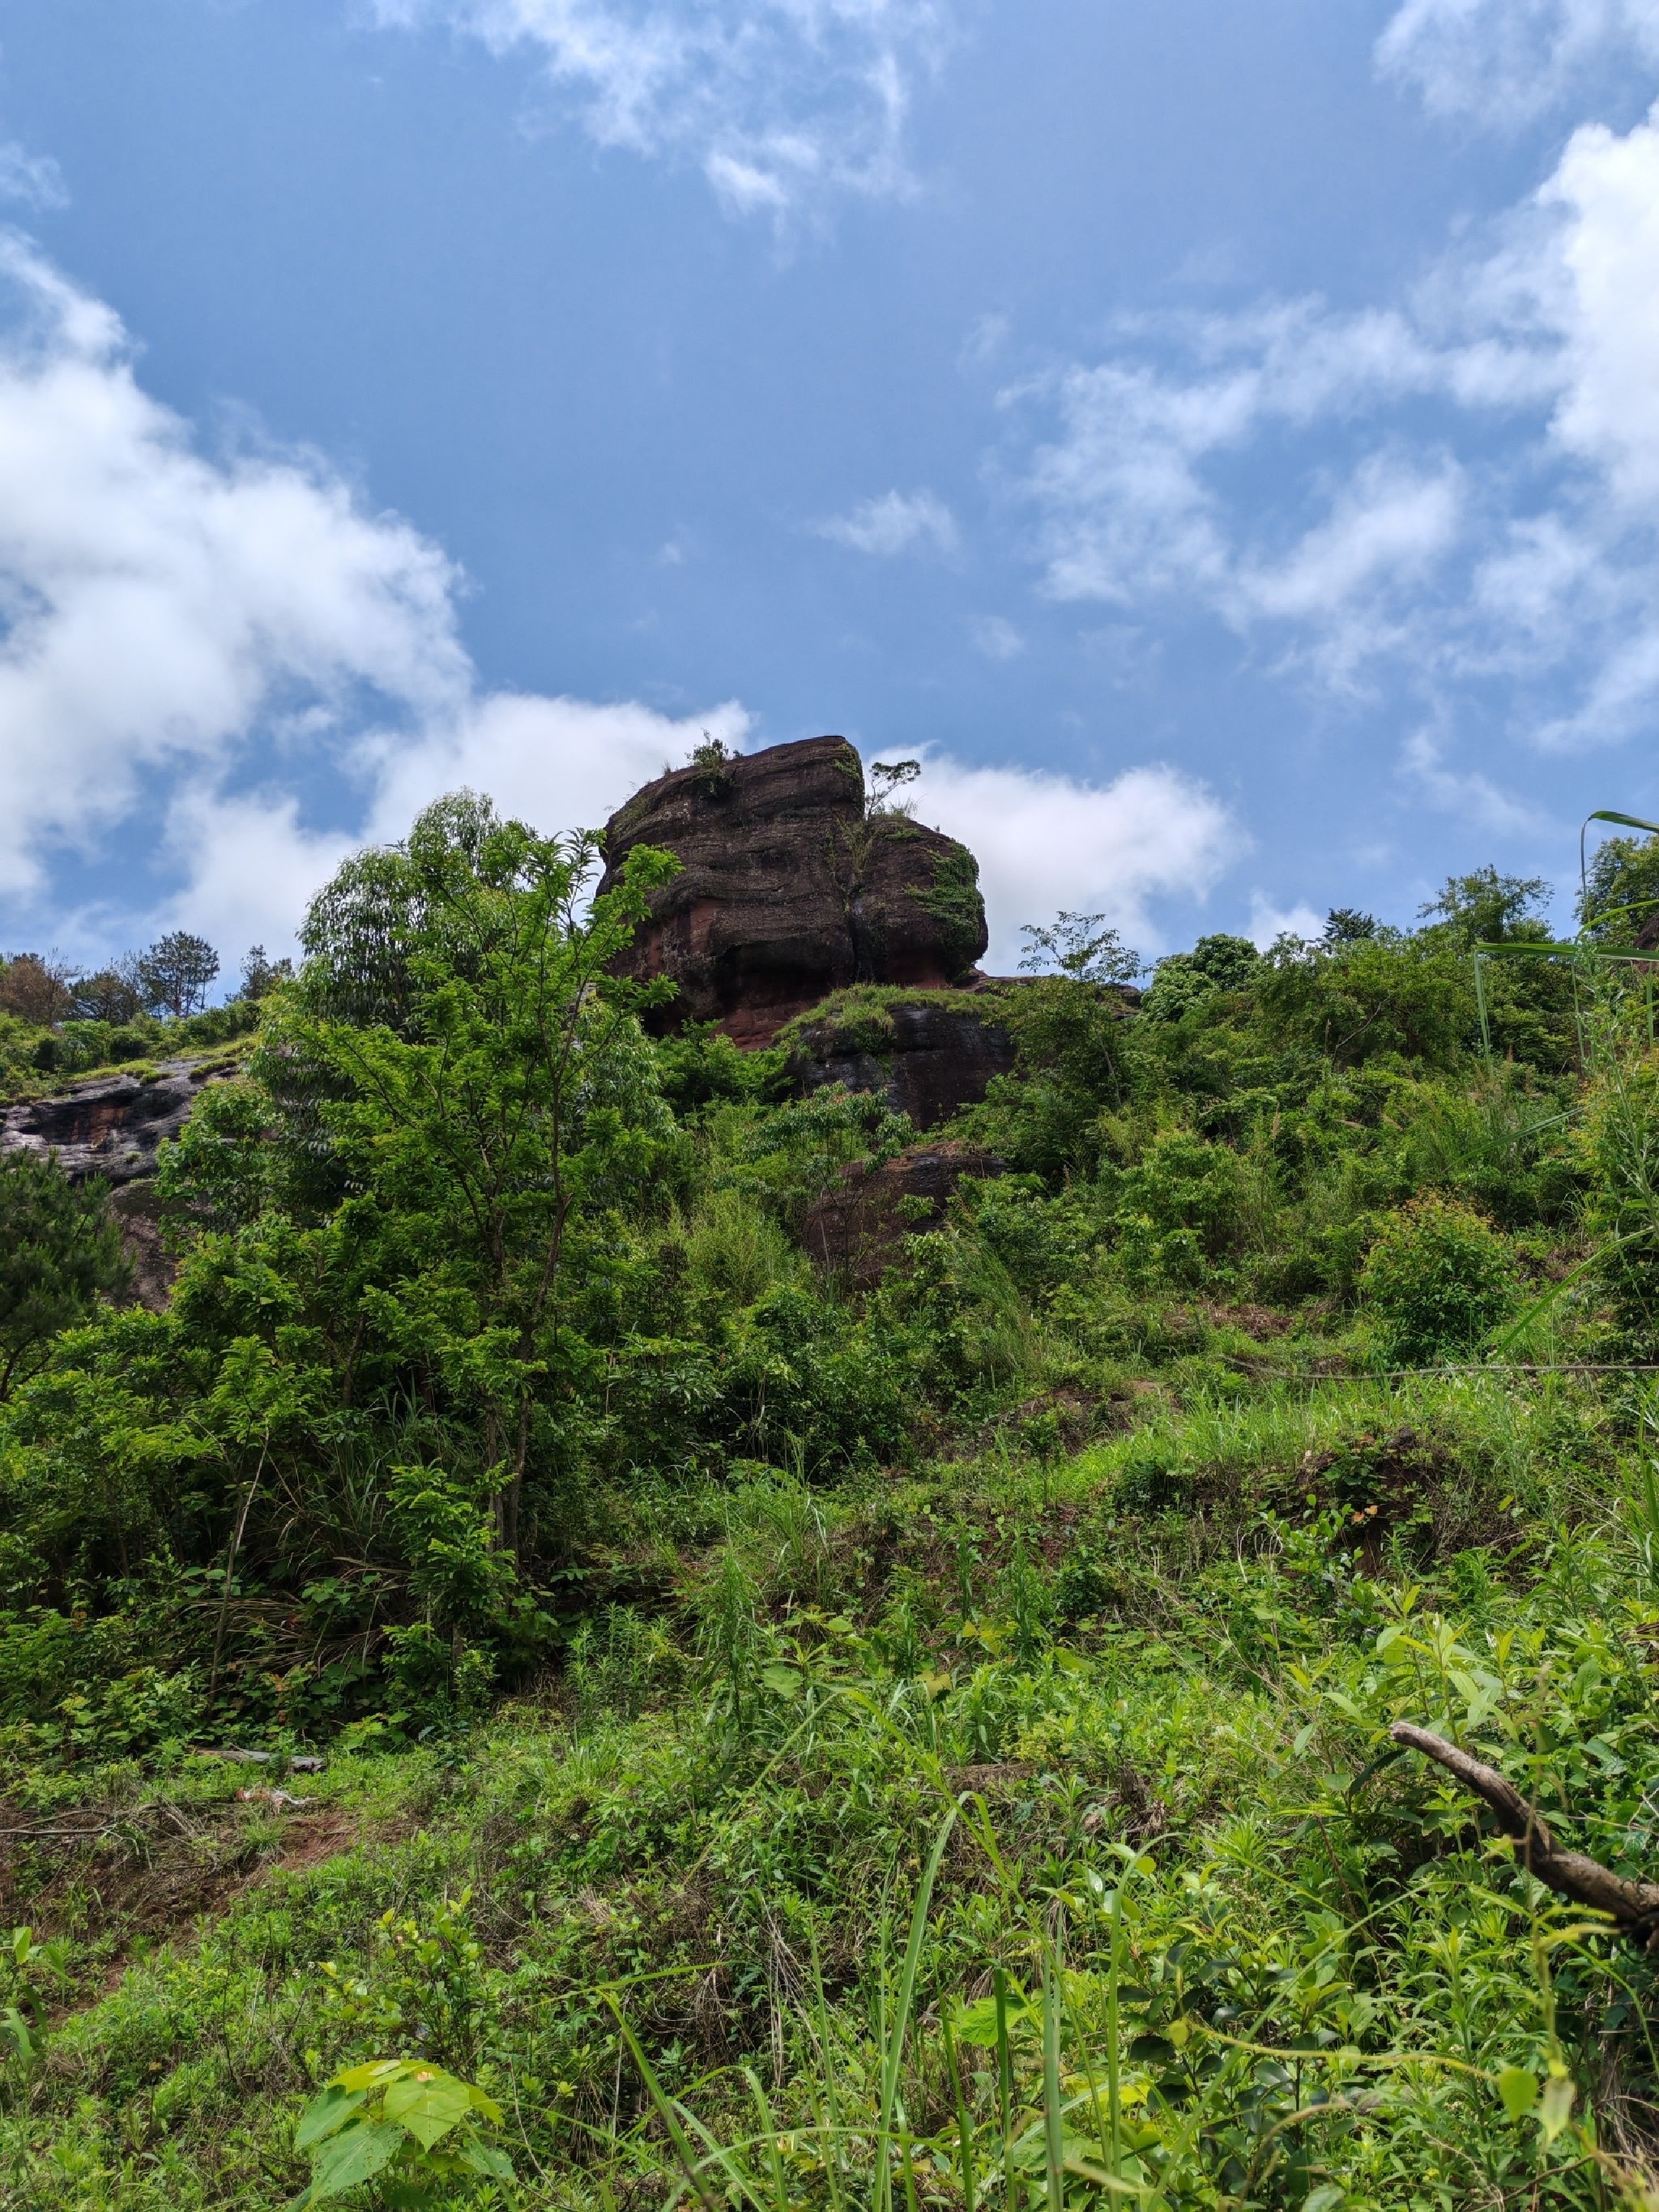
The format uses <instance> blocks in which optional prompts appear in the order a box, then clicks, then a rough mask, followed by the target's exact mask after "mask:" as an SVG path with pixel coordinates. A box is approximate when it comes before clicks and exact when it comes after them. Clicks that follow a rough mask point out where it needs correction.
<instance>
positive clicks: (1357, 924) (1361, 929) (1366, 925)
mask: <svg viewBox="0 0 1659 2212" xmlns="http://www.w3.org/2000/svg"><path fill="white" fill-rule="evenodd" d="M1376 933H1377V920H1376V915H1374V914H1362V913H1361V911H1360V910H1359V908H1358V907H1356V906H1334V907H1333V908H1331V910H1330V912H1329V913H1328V915H1326V916H1325V929H1324V933H1323V935H1322V937H1321V938H1320V940H1319V946H1320V950H1321V951H1322V952H1334V951H1335V950H1336V948H1337V947H1338V945H1358V944H1359V943H1361V942H1362V941H1363V940H1364V939H1366V938H1370V937H1375V936H1376Z"/></svg>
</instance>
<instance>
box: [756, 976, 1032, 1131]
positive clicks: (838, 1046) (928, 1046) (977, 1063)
mask: <svg viewBox="0 0 1659 2212" xmlns="http://www.w3.org/2000/svg"><path fill="white" fill-rule="evenodd" d="M789 1042H790V1046H791V1050H790V1054H789V1076H790V1080H791V1083H792V1085H793V1088H794V1091H795V1092H796V1095H797V1096H798V1097H808V1096H809V1095H810V1094H811V1092H812V1091H823V1090H826V1089H828V1088H829V1085H832V1084H836V1083H840V1084H844V1085H846V1086H847V1088H848V1090H849V1091H877V1092H878V1093H879V1094H880V1095H881V1097H884V1099H885V1100H886V1102H887V1103H888V1105H889V1106H890V1107H891V1108H892V1109H893V1111H894V1112H895V1113H896V1114H908V1115H909V1117H910V1119H911V1121H913V1122H914V1123H915V1126H916V1127H917V1128H918V1129H936V1128H937V1127H939V1124H940V1122H942V1121H949V1120H950V1119H951V1115H953V1114H958V1113H960V1112H961V1110H962V1109H963V1107H964V1106H975V1105H977V1104H978V1103H979V1101H980V1100H981V1098H983V1097H984V1096H985V1093H986V1091H987V1089H988V1088H989V1086H990V1084H991V1081H992V1079H993V1078H994V1077H995V1076H999V1075H1006V1074H1008V1073H1010V1071H1011V1070H1012V1067H1013V1065H1014V1042H1013V1039H1012V1037H1011V1036H1010V1035H1009V1034H1008V1031H1007V1030H1006V1029H1005V1028H1004V1027H1003V1026H1002V1024H1001V1023H1000V1022H999V1021H997V1020H996V1019H995V1018H994V1014H993V1013H992V1012H991V1011H990V1010H989V1009H988V1008H987V1007H985V1006H982V1005H976V1004H975V1001H974V1000H973V999H971V998H969V997H968V996H967V995H966V994H963V996H962V1000H961V1003H959V1004H956V1005H952V1004H951V1003H950V1002H949V1001H944V1002H941V1000H939V998H938V997H929V998H918V999H915V1000H909V1001H906V1000H902V999H901V1000H893V1001H891V1002H890V1003H889V1004H887V1005H885V1006H872V1007H868V1008H862V1009H860V1010H859V1012H858V1013H857V1014H856V1015H855V1016H854V1018H852V1019H850V1020H849V1019H848V1018H846V1017H844V1016H842V1015H840V1014H838V1013H837V1012H836V1011H835V1010H834V1009H830V1010H829V1011H827V1012H825V1014H824V1016H823V1018H822V1019H821V1020H819V1019H811V1018H809V1019H807V1020H805V1021H802V1022H799V1023H797V1024H795V1025H794V1027H793V1029H792V1030H791V1031H790V1036H789Z"/></svg>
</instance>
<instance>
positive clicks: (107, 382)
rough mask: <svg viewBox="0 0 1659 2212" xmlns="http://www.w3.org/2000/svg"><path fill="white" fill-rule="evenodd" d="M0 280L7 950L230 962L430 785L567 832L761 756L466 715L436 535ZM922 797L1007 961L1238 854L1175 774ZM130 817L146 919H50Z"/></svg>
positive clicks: (1220, 817) (931, 769)
mask: <svg viewBox="0 0 1659 2212" xmlns="http://www.w3.org/2000/svg"><path fill="white" fill-rule="evenodd" d="M0 279H3V283H4V284H5V287H6V289H7V292H8V294H9V307H10V309H11V315H10V319H9V322H6V323H4V324H3V325H0V331H3V335H0V729H3V731H4V732H5V733H6V735H5V742H4V749H3V752H0V911H6V912H9V915H10V916H11V917H12V920H11V922H10V924H9V926H8V928H7V932H6V934H7V935H8V936H10V937H13V938H14V939H15V940H17V941H21V939H23V938H27V939H30V940H33V941H41V942H45V941H48V940H52V939H55V940H56V941H58V942H59V943H61V944H63V945H64V946H65V948H66V949H67V950H69V951H71V952H76V953H82V954H84V955H85V956H87V957H97V956H99V955H100V954H102V953H105V952H106V951H108V950H109V949H110V948H111V947H112V945H118V944H119V943H122V942H125V941H128V940H129V939H131V938H132V937H134V936H137V935H138V934H140V933H146V932H148V931H149V930H152V929H153V928H155V927H158V926H161V925H165V924H172V923H174V922H182V923H185V924H187V925H188V926H189V927H192V928H197V929H201V930H204V931H205V932H206V933H208V934H209V935H210V937H211V938H212V939H214V940H215V942H216V943H218V944H219V945H222V947H224V948H225V950H226V952H227V955H228V960H229V961H230V962H232V963H234V960H235V959H237V958H238V957H240V951H241V950H242V949H243V948H245V947H246V945H248V944H249V943H251V942H253V941H256V940H258V941H262V942H263V943H264V945H266V946H267V947H268V948H269V949H270V950H271V951H276V950H277V949H279V948H280V947H282V946H283V945H288V944H290V943H291V942H292V938H293V933H294V930H295V926H296V924H297V922H298V920H299V917H300V915H301V913H302V912H303V909H304V906H305V902H306V901H307V897H308V896H310V894H311V893H312V892H313V890H315V889H316V888H317V887H318V885H319V884H321V883H322V882H323V881H324V880H325V878H327V876H328V875H329V874H330V873H331V871H332V870H333V868H334V867H335V866H337V864H338V862H339V860H340V859H341V858H342V856H343V854H345V853H347V852H348V851H349V850H350V849H351V848H353V847H354V846H356V845H357V844H359V843H361V842H363V841H364V840H365V839H387V838H393V837H397V836H401V835H402V834H403V833H404V830H405V829H407V828H408V825H409V822H410V817H412V816H413V815H414V813H415V812H416V811H417V810H418V808H420V807H421V806H422V805H425V804H426V803H427V801H428V800H429V799H432V798H434V797H435V796H436V795H437V794H438V793H441V792H443V791H447V790H453V789H454V788H455V787H457V786H458V785H461V784H470V785H471V786H473V787H476V788H478V789H481V790H483V791H486V792H488V793H489V794H490V796H491V797H492V798H494V799H495V800H496V801H497V803H498V804H499V805H501V806H502V807H504V808H506V809H507V810H509V811H513V812H515V813H518V814H520V815H523V816H525V817H527V818H528V819H529V820H531V821H532V822H535V823H538V824H539V825H540V826H541V827H543V828H544V829H568V828H573V827H576V826H580V825H589V824H594V823H599V822H602V821H603V820H604V819H605V817H606V815H608V814H609V813H610V812H611V811H612V810H613V809H614V808H615V807H616V806H617V805H618V804H620V802H621V801H622V800H623V799H624V798H626V796H627V795H628V793H629V792H630V791H632V790H633V789H635V787H637V786H638V785H639V784H641V783H642V782H644V781H647V780H648V779H649V778H651V777H653V776H655V775H659V774H660V773H661V771H662V770H663V769H665V768H666V767H668V766H671V765H672V764H673V763H677V762H680V761H683V760H684V759H685V757H687V755H688V754H689V752H690V749H691V747H692V746H693V745H694V744H696V742H697V741H698V739H699V738H701V737H702V735H703V733H704V732H707V733H708V734H709V735H711V736H714V737H718V738H720V739H721V740H722V741H723V742H725V743H726V744H730V745H732V746H734V747H741V746H743V745H745V744H750V743H751V742H753V741H754V739H755V735H756V733H755V732H753V731H752V729H751V727H750V719H749V717H748V715H747V714H745V713H744V709H743V708H741V707H740V706H738V704H736V703H735V702H727V703H726V704H725V705H723V706H717V707H714V708H712V709H710V710H708V711H707V712H705V713H702V714H694V715H690V716H687V717H685V718H684V719H676V718H674V717H672V716H669V715H665V714H659V713H656V712H654V711H653V709H651V708H647V707H644V706H641V705H639V704H637V703H634V702H621V703H612V704H594V703H592V702H585V701H582V700H578V699H570V698H545V697H540V696H533V695H527V694H521V693H517V692H506V691H489V690H485V689H484V688H483V686H481V684H479V682H478V679H477V671H476V670H475V669H474V667H473V665H472V663H471V659H469V657H468V655H467V653H466V651H465V647H464V646H463V644H462V642H461V640H460V636H459V629H458V625H457V621H456V615H455V605H454V592H455V586H456V583H457V581H458V579H457V576H456V574H455V572H454V570H453V568H452V567H451V565H450V563H449V562H447V559H446V558H445V556H443V554H442V553H441V550H439V549H438V548H437V547H436V546H435V545H434V544H432V543H431V542H430V541H429V540H428V539H427V538H423V537H422V536H421V535H420V533H419V532H417V531H416V530H415V529H414V528H413V527H412V526H410V524H409V523H408V522H406V521H404V520H401V519H399V518H398V517H397V516H395V515H388V514H384V513H374V512H373V511H372V510H371V509H370V508H368V507H367V506H366V504H365V503H364V501H362V498H361V497H360V496H359V495H357V494H356V493H355V492H354V491H353V490H352V489H350V488H349V486H347V485H346V484H345V483H343V482H342V480H341V479H340V478H339V477H338V476H337V474H335V473H334V472H333V471H331V470H330V469H329V467H328V466H327V465H326V464H325V462H324V461H323V460H322V459H320V458H319V457H318V456H317V455H315V454H306V453H272V452H269V451H235V452H230V453H223V454H221V455H218V456H210V455H207V454H205V453H203V452H202V451H200V450H199V448H198V447H197V444H196V443H195V441H193V439H192V437H191V431H190V426H189V425H188V424H187V423H185V422H183V421H181V420H180V419H179V416H176V415H173V414H172V413H171V412H169V411H168V410H167V409H166V408H165V407H162V406H161V405H160V404H158V403H157V402H156V401H155V399H154V398H151V397H149V395H148V394H147V393H146V392H144V391H143V389H142V387H141V386H140V385H139V384H138V382H137V379H136V377H135V375H134V374H133V368H132V362H131V351H130V348H129V346H128V344H127V342H126V339H125V334H124V333H123V331H122V329H121V327H120V325H119V323H118V321H117V319H115V317H114V316H113V315H112V313H110V312H109V310H108V309H107V308H106V307H104V306H102V305H101V304H100V302H99V301H96V300H94V299H91V298H89V297H88V295H86V294H85V293H83V292H82V291H79V290H77V289H76V288H75V287H74V286H73V285H72V284H70V283H68V282H67V281H66V280H65V279H64V277H63V276H61V275H60V274H59V273H58V271H57V270H54V269H53V268H52V267H51V266H50V265H49V264H47V263H46V262H45V261H43V260H42V259H41V258H40V256H39V255H38V254H37V253H35V252H33V250H32V249H30V248H29V247H28V246H27V245H25V244H24V243H23V242H21V240H17V239H15V238H10V239H4V240H0ZM921 790H922V793H923V794H924V797H925V799H926V801H927V804H928V805H930V806H932V807H933V809H934V810H935V811H936V812H937V813H938V815H939V818H940V819H941V820H943V821H944V822H945V824H946V826H947V827H951V828H953V829H957V830H958V831H959V832H960V834H962V835H963V836H966V837H968V839H969V842H971V843H972V844H973V845H974V846H975V849H976V850H978V851H980V852H981V854H982V855H983V857H984V860H985V872H986V883H987V895H988V896H989V900H990V903H991V906H992V909H993V912H994V915H995V916H996V920H997V927H998V931H999V940H998V941H999V945H1000V948H1001V951H1002V953H1003V954H1004V955H1006V956H1007V957H1012V950H1013V948H1014V945H1015V944H1016V942H1017V931H1018V924H1019V923H1020V922H1021V921H1028V920H1031V919H1034V918H1037V919H1040V918H1046V916H1047V915H1048V914H1049V913H1051V912H1052V911H1053V909H1054V907H1055V906H1056V905H1061V904H1066V903H1071V904H1073V905H1075V904H1079V903H1085V902H1089V903H1093V904H1097V905H1105V906H1109V907H1110V908H1111V910H1112V911H1113V912H1114V913H1115V914H1117V915H1121V916H1122V917H1123V918H1124V919H1125V920H1126V921H1131V922H1133V923H1134V924H1136V925H1137V926H1139V925H1140V924H1141V923H1143V922H1144V919H1145V916H1144V902H1145V901H1146V899H1147V898H1149V897H1151V896H1154V895H1156V894H1158V893H1159V892H1163V891H1171V890H1202V889H1203V888H1204V887H1205V886H1206V885H1207V884H1208V883H1209V882H1210V881H1211V880H1212V878H1213V877H1214V875H1215V874H1216V872H1217V871H1218V868H1219V867H1220V866H1221V865H1222V864H1223V863H1224V861H1225V859H1226V857H1227V855H1228V854H1229V852H1230V851H1231V844H1232V835H1231V829H1230V825H1229V823H1228V820H1227V817H1226V816H1225V813H1224V811H1222V809H1221V808H1220V807H1219V805H1218V804H1217V803H1216V802H1215V801H1214V800H1213V799H1212V798H1210V797H1209V795H1208V794H1207V793H1205V792H1203V791H1202V790H1201V789H1200V788H1199V787H1195V786H1194V785H1192V784H1189V783H1188V782H1186V781H1183V780H1182V778H1181V777H1179V776H1177V775H1174V774H1173V773H1171V772H1170V771H1169V770H1167V769H1135V770H1132V771H1130V772H1129V773H1128V774H1127V775H1122V776H1120V777H1119V778H1118V780H1117V781H1115V783H1113V784H1110V785H1108V786H1106V787H1091V786H1088V785H1085V784H1079V783H1077V782H1074V781H1069V780H1067V779H1066V778H1064V777H1060V776H1054V775H1044V774H1042V773H1036V772H1030V771H1026V770H1024V769H1012V768H1008V769H968V768H964V767H963V766H962V765H960V764H959V763H954V762H952V761H951V760H950V759H948V758H946V757H942V756H935V757H932V758H930V760H929V762H928V763H927V771H926V775H925V779H924V781H923V784H922V786H921ZM307 793H309V794H312V795H313V803H312V804H310V805H307V798H306V796H305V794H307ZM319 793H321V794H323V795H324V796H323V799H321V801H320V802H319V801H318V799H317V798H316V794H319ZM139 822H142V823H144V824H145V825H146V828H147V829H149V826H150V825H153V824H159V829H156V830H155V832H154V835H155V854H154V862H155V866H154V878H155V881H154V884H153V885H152V887H151V890H150V891H149V896H148V899H147V900H146V899H145V898H144V897H143V895H142V894H139V893H137V892H135V891H134V890H133V889H132V887H131V872H128V873H127V874H126V875H125V878H124V877H123V874H122V872H120V871H112V872H111V878H110V879H111V880H112V882H123V881H124V882H125V884H126V887H127V889H126V895H125V901H124V899H123V897H121V896H110V897H108V898H106V899H105V900H103V901H102V902H100V904H99V905H98V907H97V908H96V909H95V910H94V908H82V910H81V911H80V912H79V913H78V914H67V913H65V911H64V908H63V906H62V904H61V902H60V901H59V899H58V896H57V892H56V871H57V866H58V862H59V860H61V859H62V858H63V857H64V855H65V854H70V853H72V854H75V855H76V856H78V857H79V858H82V859H83V860H84V859H97V858H99V857H100V855H102V854H106V853H107V852H108V850H109V849H110V846H111V842H112V839H113V838H114V837H115V836H117V834H118V833H120V832H124V831H125V833H126V834H127V836H128V837H129V839H130V838H131V833H132V829H133V825H134V824H135V823H139Z"/></svg>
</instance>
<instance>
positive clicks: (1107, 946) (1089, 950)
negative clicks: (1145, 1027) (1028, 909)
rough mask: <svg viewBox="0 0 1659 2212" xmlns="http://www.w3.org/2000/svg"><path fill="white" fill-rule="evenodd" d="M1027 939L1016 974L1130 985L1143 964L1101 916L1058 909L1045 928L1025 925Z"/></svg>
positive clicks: (1021, 930) (1026, 923)
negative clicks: (1048, 975)
mask: <svg viewBox="0 0 1659 2212" xmlns="http://www.w3.org/2000/svg"><path fill="white" fill-rule="evenodd" d="M1020 935H1021V936H1022V937H1024V938H1026V939H1029V940H1030V942H1029V943H1028V944H1027V945H1026V948H1025V950H1024V952H1023V953H1022V954H1021V955H1020V961H1019V965H1020V972H1021V973H1022V974H1023V975H1046V974H1051V973H1058V974H1060V975H1069V976H1070V977H1071V978H1072V980H1073V982H1078V983H1133V981H1134V979H1135V977H1136V976H1137V975H1139V973H1140V971H1141V969H1142V967H1143V966H1144V965H1145V963H1144V962H1143V961H1142V959H1141V957H1140V955H1139V953H1138V952H1136V951H1132V950H1131V948H1130V947H1129V946H1128V945H1126V944H1125V943H1124V942H1123V939H1121V937H1120V936H1119V935H1118V933H1117V932H1116V930H1115V929H1114V928H1113V927H1111V926H1110V924H1109V922H1108V921H1107V920H1106V917H1105V915H1103V914H1073V913H1072V912H1070V911H1069V909H1067V908H1064V907H1062V908H1061V909H1060V912H1059V913H1058V914H1057V915H1055V916H1054V921H1052V922H1051V923H1049V925H1048V927H1047V928H1046V929H1043V928H1039V927H1037V926H1036V923H1035V922H1030V921H1028V922H1025V923H1024V924H1022V926H1021V928H1020Z"/></svg>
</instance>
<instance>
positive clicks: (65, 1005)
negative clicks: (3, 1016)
mask: <svg viewBox="0 0 1659 2212" xmlns="http://www.w3.org/2000/svg"><path fill="white" fill-rule="evenodd" d="M68 975H69V970H68V969H67V968H66V967H65V966H64V963H63V962H62V961H61V960H60V959H58V957H57V955H56V954H55V953H52V954H48V955H47V956H46V958H44V959H43V958H42V957H41V956H40V954H39V953H38V952H15V953H14V954H13V955H12V957H11V958H10V959H9V961H8V962H7V963H6V964H5V966H4V968H3V969H0V1009H3V1011H4V1012H7V1013H9V1014H15V1015H16V1016H17V1018H18V1019H19V1020H20V1021H25V1022H37V1023H40V1024H49V1023H52V1022H61V1021H62V1020H63V1019H64V1016H65V1015H66V1014H67V1013H69V1012H70V1008H71V1006H73V1003H74V1002H73V1000H72V999H71V998H70V990H69V983H68V980H67V979H68Z"/></svg>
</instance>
